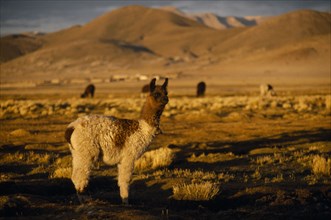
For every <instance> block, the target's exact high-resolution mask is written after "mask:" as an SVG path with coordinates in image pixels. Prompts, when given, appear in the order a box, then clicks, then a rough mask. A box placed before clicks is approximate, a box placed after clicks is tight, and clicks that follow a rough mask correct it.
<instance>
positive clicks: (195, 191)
mask: <svg viewBox="0 0 331 220" xmlns="http://www.w3.org/2000/svg"><path fill="white" fill-rule="evenodd" d="M219 191H220V188H219V184H217V183H213V182H210V181H206V182H199V183H190V184H185V183H184V184H180V185H176V186H174V187H173V198H174V199H176V200H193V201H207V200H211V199H213V198H215V196H216V195H217V194H218V193H219Z"/></svg>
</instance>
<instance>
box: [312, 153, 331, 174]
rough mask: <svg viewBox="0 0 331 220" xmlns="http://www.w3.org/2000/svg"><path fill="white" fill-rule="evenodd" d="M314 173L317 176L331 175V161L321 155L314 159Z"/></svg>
mask: <svg viewBox="0 0 331 220" xmlns="http://www.w3.org/2000/svg"><path fill="white" fill-rule="evenodd" d="M312 171H313V173H314V174H315V175H323V176H330V175H331V159H330V158H328V159H327V158H324V157H322V156H320V155H315V156H314V157H313V163H312Z"/></svg>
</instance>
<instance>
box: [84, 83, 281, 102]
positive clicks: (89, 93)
mask: <svg viewBox="0 0 331 220" xmlns="http://www.w3.org/2000/svg"><path fill="white" fill-rule="evenodd" d="M149 87H150V84H145V85H144V86H143V87H142V88H141V92H140V96H141V97H145V96H146V95H147V94H148V93H149V91H150V90H149V89H150V88H149ZM206 88H207V85H206V83H205V82H204V81H201V82H199V83H198V84H197V88H196V97H204V96H205V94H206ZM94 93H95V85H93V84H89V85H88V86H87V87H86V88H85V90H84V92H83V93H82V94H81V96H80V97H81V98H87V97H90V98H93V97H94ZM260 95H261V97H271V96H276V92H275V90H274V88H273V86H272V85H270V84H261V85H260Z"/></svg>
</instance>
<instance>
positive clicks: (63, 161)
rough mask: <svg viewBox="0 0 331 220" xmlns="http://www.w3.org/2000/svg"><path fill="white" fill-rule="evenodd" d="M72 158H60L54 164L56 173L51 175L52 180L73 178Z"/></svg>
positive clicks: (68, 156)
mask: <svg viewBox="0 0 331 220" xmlns="http://www.w3.org/2000/svg"><path fill="white" fill-rule="evenodd" d="M71 161H72V158H71V156H70V155H67V156H65V157H60V158H58V159H57V160H56V161H55V163H54V167H55V169H54V171H53V172H52V173H51V174H50V176H49V178H50V179H55V178H67V179H70V178H71V173H72V165H71Z"/></svg>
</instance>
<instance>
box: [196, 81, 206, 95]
mask: <svg viewBox="0 0 331 220" xmlns="http://www.w3.org/2000/svg"><path fill="white" fill-rule="evenodd" d="M205 92H206V83H205V82H199V83H198V85H197V97H202V96H204V95H205Z"/></svg>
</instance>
